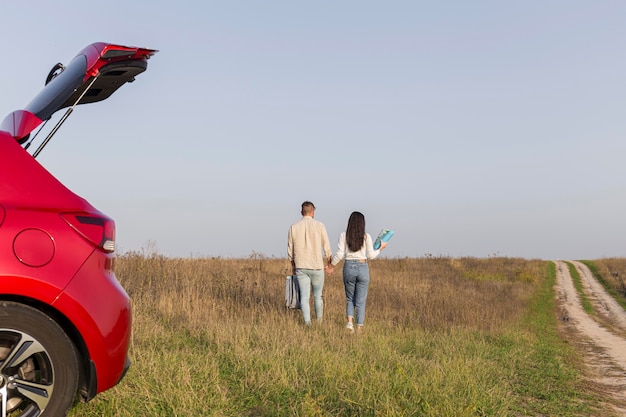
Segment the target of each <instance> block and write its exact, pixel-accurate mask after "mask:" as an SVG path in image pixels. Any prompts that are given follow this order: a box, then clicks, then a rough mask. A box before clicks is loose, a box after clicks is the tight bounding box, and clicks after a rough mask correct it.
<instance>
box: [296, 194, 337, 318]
mask: <svg viewBox="0 0 626 417" xmlns="http://www.w3.org/2000/svg"><path fill="white" fill-rule="evenodd" d="M300 213H301V214H302V219H301V220H299V221H297V222H296V223H294V224H292V225H291V227H290V228H289V237H288V242H287V255H288V257H289V260H290V261H291V268H292V272H293V275H295V276H296V277H297V278H298V284H300V304H301V309H302V317H303V318H304V323H305V324H306V325H310V324H311V306H310V305H309V299H310V297H311V288H313V300H314V304H315V319H316V320H317V321H318V322H321V321H322V317H323V315H324V301H323V300H322V290H323V289H324V268H325V267H326V266H327V265H328V264H330V260H331V258H332V251H331V249H330V242H329V240H328V233H327V232H326V226H324V224H322V223H321V222H319V221H317V220H314V219H313V217H314V216H315V206H314V205H313V203H311V202H310V201H305V202H304V203H302V211H301V212H300ZM322 251H323V255H322Z"/></svg>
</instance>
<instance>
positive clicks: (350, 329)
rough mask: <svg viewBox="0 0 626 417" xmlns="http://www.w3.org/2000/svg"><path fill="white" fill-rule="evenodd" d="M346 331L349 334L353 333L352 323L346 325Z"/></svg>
mask: <svg viewBox="0 0 626 417" xmlns="http://www.w3.org/2000/svg"><path fill="white" fill-rule="evenodd" d="M346 329H348V331H349V332H350V333H354V324H352V323H348V324H346Z"/></svg>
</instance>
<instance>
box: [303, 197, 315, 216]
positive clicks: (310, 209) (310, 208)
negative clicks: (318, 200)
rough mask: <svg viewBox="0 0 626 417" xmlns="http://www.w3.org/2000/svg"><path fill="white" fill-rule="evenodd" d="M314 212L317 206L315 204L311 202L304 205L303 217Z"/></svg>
mask: <svg viewBox="0 0 626 417" xmlns="http://www.w3.org/2000/svg"><path fill="white" fill-rule="evenodd" d="M313 210H315V205H314V204H313V203H311V202H310V201H305V202H304V203H302V211H301V213H302V215H303V216H304V215H306V214H310V213H312V212H313Z"/></svg>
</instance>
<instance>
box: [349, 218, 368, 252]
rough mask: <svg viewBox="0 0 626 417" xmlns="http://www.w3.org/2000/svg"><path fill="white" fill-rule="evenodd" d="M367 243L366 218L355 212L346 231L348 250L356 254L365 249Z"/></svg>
mask: <svg viewBox="0 0 626 417" xmlns="http://www.w3.org/2000/svg"><path fill="white" fill-rule="evenodd" d="M364 241H365V216H364V215H363V214H362V213H359V212H358V211H353V212H352V214H351V215H350V218H349V219H348V228H347V229H346V243H347V244H348V249H350V250H351V251H352V252H356V251H358V250H359V249H361V248H362V247H363V242H364Z"/></svg>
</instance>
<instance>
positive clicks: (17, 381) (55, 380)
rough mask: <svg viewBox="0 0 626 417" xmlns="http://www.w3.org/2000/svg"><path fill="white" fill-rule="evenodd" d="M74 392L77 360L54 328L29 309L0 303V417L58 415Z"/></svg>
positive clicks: (66, 408)
mask: <svg viewBox="0 0 626 417" xmlns="http://www.w3.org/2000/svg"><path fill="white" fill-rule="evenodd" d="M77 387H78V359H77V355H76V349H75V348H74V345H73V343H72V342H71V341H70V339H69V338H68V337H67V335H66V334H65V332H63V330H62V329H61V327H59V325H58V324H57V323H56V322H55V321H54V320H52V319H51V318H50V317H48V316H47V315H45V314H43V313H42V312H40V311H39V310H36V309H34V308H32V307H29V306H26V305H23V304H18V303H13V302H0V397H1V409H0V417H7V416H11V417H13V416H16V417H17V416H19V417H31V416H32V417H34V416H38V417H43V416H64V415H66V414H67V412H68V411H69V409H70V408H71V407H72V405H73V402H74V399H75V396H76V391H77Z"/></svg>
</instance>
